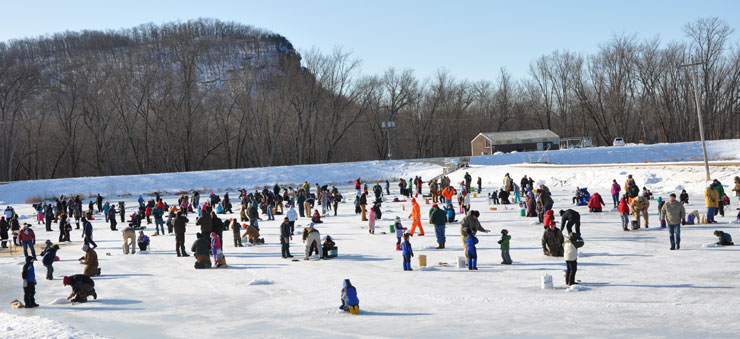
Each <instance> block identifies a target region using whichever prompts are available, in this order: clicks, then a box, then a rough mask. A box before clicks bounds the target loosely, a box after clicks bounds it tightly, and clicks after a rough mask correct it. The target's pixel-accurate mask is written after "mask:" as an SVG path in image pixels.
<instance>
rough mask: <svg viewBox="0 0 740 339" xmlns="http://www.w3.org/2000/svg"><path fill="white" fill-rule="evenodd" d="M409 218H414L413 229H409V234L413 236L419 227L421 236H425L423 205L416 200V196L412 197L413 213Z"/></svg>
mask: <svg viewBox="0 0 740 339" xmlns="http://www.w3.org/2000/svg"><path fill="white" fill-rule="evenodd" d="M408 218H409V219H411V220H412V221H411V231H409V234H411V235H412V236H413V235H414V232H415V231H416V228H417V227H418V228H419V236H423V235H424V227H422V226H421V206H419V203H417V202H416V198H411V214H409V217H408Z"/></svg>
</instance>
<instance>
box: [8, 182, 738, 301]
mask: <svg viewBox="0 0 740 339" xmlns="http://www.w3.org/2000/svg"><path fill="white" fill-rule="evenodd" d="M472 181H473V180H472V176H470V174H468V173H467V172H466V174H465V176H464V177H463V181H461V182H460V183H459V186H458V187H455V186H454V185H453V184H452V182H451V180H450V178H449V177H447V176H443V177H441V178H438V179H433V180H431V181H429V182H428V183H427V185H428V186H429V190H428V192H429V193H428V195H424V194H423V190H422V188H423V184H424V181H423V180H422V178H421V177H415V178H411V179H409V180H408V181H407V180H404V179H401V180H400V181H399V188H400V190H399V193H400V196H401V197H402V198H404V197H405V198H410V202H411V211H410V214H409V216H408V218H409V219H411V227H410V229H409V228H406V227H404V226H403V224H402V223H401V218H400V217H398V216H396V217H395V219H394V232H395V237H396V250H397V251H399V252H401V256H402V259H403V260H402V263H403V269H404V270H405V271H411V270H412V268H411V258H412V257H413V256H414V252H413V248H412V245H411V239H412V237H413V236H424V235H425V232H424V228H423V225H422V224H423V222H422V213H421V205H420V203H419V202H418V201H419V200H421V199H424V200H431V203H432V205H431V208H430V209H429V211H428V215H427V217H428V220H427V221H428V222H429V224H430V225H433V226H434V232H435V236H436V241H437V244H438V246H437V247H436V249H439V250H442V249H445V245H446V240H447V236H446V231H445V230H446V227H447V226H448V224H451V223H455V222H457V220H456V219H455V215H456V208H455V207H454V203H455V202H457V204H458V206H457V207H458V208H457V210H458V211H459V213H460V214H461V215H462V216H463V217H462V219H461V221H460V236H461V240H462V245H463V247H462V248H463V253H464V256H465V258H466V266H467V268H468V269H469V270H477V269H478V266H477V260H478V255H477V246H478V244H479V239H478V237H477V234H478V233H479V232H482V233H488V232H490V231H489V230H487V229H486V228H484V227H483V226H482V225H481V222H480V220H479V218H480V212H479V211H477V210H473V209H471V204H470V197H471V195H472V194H473V192H474V191H476V190H477V193H478V194H480V193H481V191H482V189H483V187H482V179H481V178H480V177H478V180H477V187H475V186H473V185H472ZM734 181H735V185H734V188H733V189H732V191H733V192H734V193H735V196H736V197H738V199H739V200H740V178H739V177H735V178H734ZM382 184H383V183H381V182H377V183H375V185H374V186H373V188H372V194H373V196H374V200H372V201H370V200H368V196H369V194H370V192H369V191H368V185H367V183H366V182H363V181H362V179H361V178H357V179H356V180H355V182H354V187H355V190H356V196H355V213H356V214H358V215H360V219H361V220H362V222H363V223H364V222H367V226H368V232H369V233H370V234H371V235H373V234H375V223H376V220H379V219H381V218H382V210H381V206H382V204H383V203H386V202H388V201H390V199H389V197H387V196H388V195H389V194H390V183H389V182H388V181H385V183H384V185H382ZM624 187H625V190H624V193H623V194H622V187H621V186H620V185H619V184H618V183H617V181H616V180H613V182H612V185H611V192H610V193H611V196H612V203H613V207H614V208H615V209H616V212H618V213H617V214H619V216H620V218H621V220H622V227H623V229H624V230H625V231H629V230H637V229H639V228H641V227H642V225H641V219H642V220H644V227H645V228H648V227H649V214H648V210H649V207H650V205H651V200H652V198H653V197H652V192H650V191H649V190H648V189H647V188H645V187H643V189H642V190H640V189H639V188H638V185H637V183H636V182H635V179H634V178H633V177H632V176H631V175H629V176H628V178H627V180H626V182H625V184H624ZM383 188H385V190H384V189H383ZM455 198H457V199H455ZM488 198H489V204H492V205H495V204H518V205H519V206H520V207H521V208H522V216H524V217H537V223H538V224H542V226H543V227H544V232H543V234H542V237H541V245H542V250H543V254H544V255H546V256H553V257H564V259H565V261H566V267H567V270H566V283H567V285H574V284H577V283H578V281H577V280H576V279H575V274H576V271H577V258H578V254H577V253H578V249H579V248H580V247H582V246H583V245H584V240H583V237H582V233H581V221H582V218H581V214H580V213H579V212H577V211H576V210H574V209H571V208H564V209H560V210H559V215H560V218H561V222H560V228H559V229H558V227H557V225H556V222H555V213H554V210H553V207H554V203H555V202H554V200H553V198H552V195H551V193H550V189H549V188H548V187H547V186H546V185H545V184H544V183H542V182H541V183H539V184H537V185H535V182H534V180H533V179H532V177H528V176H523V177H522V179H521V180H520V181H519V183H515V182H514V180H513V179H512V178H511V176H510V175H509V174H508V173H507V174H506V175H505V176H504V179H503V183H502V187H501V188H499V189H493V190H492V191H491V192H490V193H489V194H488ZM510 198H511V200H510ZM704 198H705V205H706V207H707V212H706V217H705V218H706V222H707V223H716V220H715V215H717V214H719V215H721V216H724V213H725V207H726V206H728V205H729V202H730V199H729V197H728V196H727V195H726V194H725V191H724V187H723V185H722V184H721V183H720V182H719V181H718V180H714V181H713V182H712V183H711V184H709V185H708V187H707V188H706V190H705V192H704ZM343 199H344V197H343V196H342V195H341V194H340V192H339V190H338V189H337V188H336V187H334V186H332V187H331V188H329V187H328V185H324V186H320V185H319V184H318V183H316V185H315V187H311V185H310V184H308V182H304V183H303V184H302V185H301V186H300V187H297V188H293V187H291V186H288V187H282V186H280V185H278V184H275V185H274V186H273V187H264V188H263V189H262V190H255V191H254V192H247V190H246V189H242V190H240V191H239V195H238V202H237V204H238V206H239V207H238V215H239V217H238V218H236V217H233V218H229V219H228V220H222V219H221V217H219V215H223V214H232V213H233V214H235V212H234V211H233V209H234V206H233V205H232V199H231V198H230V197H229V194H228V193H224V194H223V196H220V195H217V194H215V193H214V192H211V193H210V194H209V196H208V198H206V199H203V200H204V201H201V199H200V195H199V192H193V194H192V196H188V195H185V194H183V195H181V196H180V197H178V199H177V202H176V203H174V202H172V204H169V203H167V202H165V201H164V199H162V198H161V197H160V196H159V194H155V195H154V196H153V197H152V198H151V199H149V200H146V199H144V198H143V197H142V196H140V197H139V199H138V207H136V208H134V209H133V210H132V211H131V213H130V214H129V215H128V220H127V218H126V212H125V210H126V206H125V203H124V202H123V201H120V202H118V203H117V204H112V203H110V202H109V201H105V199H104V198H103V197H102V196H100V195H99V194H98V195H97V196H96V197H95V199H94V200H91V201H90V202H89V203H88V209H87V211H83V210H82V205H83V204H82V200H81V198H80V197H79V196H75V197H74V198H71V197H65V196H60V197H59V198H57V199H55V201H54V202H51V203H40V204H36V205H34V208H35V209H36V211H37V212H38V215H37V220H36V221H37V224H39V225H42V224H43V225H44V227H45V229H46V231H47V232H53V230H52V229H51V225H52V224H58V229H59V232H60V233H59V238H58V239H59V240H58V243H65V242H71V239H70V231H71V230H73V229H80V232H81V237H82V240H83V246H82V251H83V252H84V255H83V256H82V257H81V258H79V262H80V264H82V265H84V269H83V271H82V274H77V275H71V276H64V278H63V283H64V285H69V286H72V288H73V293H72V294H71V295H70V296H69V298H68V299H69V300H72V301H76V302H84V301H86V300H87V298H88V297H90V296H92V297H93V298H97V294H96V292H95V289H94V282H93V280H92V278H93V277H96V276H99V275H100V274H101V269H100V267H99V262H98V255H97V252H96V251H95V248H96V247H97V244H96V243H95V241H94V237H93V234H94V229H93V226H92V223H91V222H90V221H91V220H94V218H95V216H96V215H98V214H101V215H102V216H103V217H104V218H105V221H106V222H107V223H108V224H109V226H110V229H111V231H119V230H118V227H117V224H118V221H117V219H118V218H117V217H119V216H120V220H121V223H123V224H124V225H125V226H124V227H122V229H121V230H120V232H121V233H122V238H123V244H122V251H123V253H124V254H129V253H130V254H135V253H136V249H137V247H138V249H139V251H140V252H146V251H148V249H149V246H150V238H149V236H147V235H146V234H145V233H144V229H146V228H147V227H148V226H149V225H150V224H152V223H154V224H155V226H154V232H153V233H152V234H151V235H152V236H161V235H165V234H172V233H174V243H175V253H176V255H177V256H178V257H189V256H190V254H188V253H187V251H186V247H185V240H186V239H185V234H186V230H187V228H188V224H189V223H190V219H189V217H190V218H194V219H195V220H194V223H195V225H196V226H197V227H198V232H197V234H196V239H195V241H194V242H193V243H192V246H191V247H190V251H191V252H192V253H193V255H194V256H195V264H194V267H195V268H196V269H206V268H211V267H214V266H215V267H226V260H225V259H226V258H225V256H224V252H223V248H224V244H223V238H224V231H227V230H229V229H230V228H231V230H232V233H233V237H234V244H233V246H234V247H236V248H238V247H243V246H245V245H252V246H258V245H261V244H264V243H265V240H264V238H262V237H261V236H260V221H262V220H265V219H266V220H276V216H279V215H285V217H284V219H283V220H282V223H280V227H279V229H280V232H279V234H280V238H279V241H280V244H281V256H282V257H283V258H285V259H290V258H293V256H292V255H291V252H290V243H291V241H292V240H293V235H297V234H302V241H303V247H304V256H303V259H304V260H309V259H312V258H313V259H317V260H320V259H327V258H330V257H332V256H333V255H336V251H337V247H336V243H334V241H333V239H332V238H331V236H329V235H326V236H325V237H324V239H323V241H322V237H321V232H320V230H319V227H318V226H317V225H318V224H320V223H322V222H323V221H322V218H327V217H331V216H332V215H334V216H336V215H337V209H338V206H339V203H340V202H341V201H343ZM398 199H399V198H395V199H394V200H393V201H399V202H400V201H402V200H398ZM417 199H418V200H417ZM403 201H405V200H403ZM584 201H585V202H586V205H587V206H588V211H589V212H591V213H601V212H603V210H602V208H603V207H604V206H605V203H604V201H603V199H602V198H601V196H600V195H599V193H598V192H594V193H593V194H590V193H589V192H588V190H587V189H586V188H578V189H577V190H576V196H575V197H574V199H573V200H572V204H574V205H582V202H584ZM369 202H370V203H371V205H372V206H371V207H370V209H369V213H368V209H367V205H368V203H369ZM657 202H658V204H657V205H658V215H659V220H660V222H661V227H664V228H668V230H669V232H668V233H669V240H670V249H671V250H679V249H680V245H681V232H680V228H681V225H686V224H692V223H698V222H700V220H698V218H697V216H696V214H697V213H696V212H692V213H689V214H687V213H686V210H685V207H684V206H685V205H686V204H687V203H688V194H687V193H686V191H685V190H684V191H682V192H680V193H679V195H677V194H676V193H670V194H669V196H668V199H667V200H665V201H664V200H663V199H662V197H658V199H657ZM427 203H429V201H427ZM116 207H117V209H116ZM738 210H740V208H738ZM332 212H333V214H332ZM630 215H631V216H632V217H633V220H630ZM69 216H71V218H70V217H69ZM692 216H693V218H692ZM738 217H739V218H740V214H739V215H738ZM299 218H304V219H307V222H308V224H307V226H306V227H305V228H303V230H299V231H298V232H296V230H295V227H296V221H297V220H299ZM72 220H74V221H72ZM72 222H74V224H75V227H74V228H73V227H72ZM630 226H631V227H630ZM242 230H243V231H244V233H240V231H242ZM137 231H138V236H137V233H136V232H137ZM9 232H10V234H12V236H13V243H14V245H15V246H20V247H22V248H23V254H24V257H25V258H26V260H25V265H24V266H23V272H22V277H23V282H24V301H25V304H26V307H35V306H37V304H36V303H35V299H34V294H35V285H36V277H35V271H34V266H33V264H34V262H35V260H36V250H35V248H34V247H35V243H36V234H35V233H34V231H33V229H32V224H30V223H23V225H22V226H21V223H20V222H19V216H18V214H17V213H15V211H14V209H13V208H12V207H11V206H8V207H7V208H6V209H5V212H4V213H3V215H2V216H1V217H0V240H1V241H2V247H7V242H8V241H9V239H10V237H9ZM500 234H501V237H500V240H499V241H498V243H499V245H500V250H501V257H502V262H501V264H504V265H510V264H512V259H511V256H510V253H509V250H510V242H511V239H512V237H511V235H510V234H509V231H508V230H507V229H502V230H500ZM714 235H715V236H717V237H718V239H719V241H718V242H717V245H719V246H731V245H733V242H732V237H731V236H730V234H728V233H725V232H723V231H721V230H717V231H715V232H714ZM59 250H60V246H59V245H58V244H53V243H52V242H51V240H47V241H46V248H45V249H44V250H43V251H42V252H41V256H42V257H43V265H44V266H45V268H46V270H47V275H46V279H48V280H53V279H54V277H53V272H54V269H53V264H54V262H55V261H56V260H59V259H58V257H57V252H58V251H59ZM348 291H349V292H348ZM353 294H354V296H353ZM342 300H343V306H342V309H346V310H348V311H350V310H352V307H353V306H357V303H358V301H357V302H356V290H355V289H354V287H353V286H351V284H350V283H349V281H346V282H345V286H344V288H343V299H342ZM347 300H349V303H348V302H347Z"/></svg>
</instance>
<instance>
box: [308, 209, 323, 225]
mask: <svg viewBox="0 0 740 339" xmlns="http://www.w3.org/2000/svg"><path fill="white" fill-rule="evenodd" d="M311 222H313V223H314V224H322V223H324V222H323V221H322V220H321V214H319V210H314V212H313V216H312V217H311Z"/></svg>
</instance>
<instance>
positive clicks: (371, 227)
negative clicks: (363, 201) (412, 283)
mask: <svg viewBox="0 0 740 339" xmlns="http://www.w3.org/2000/svg"><path fill="white" fill-rule="evenodd" d="M377 206H378V205H377V204H373V207H372V208H371V209H370V213H369V215H368V218H369V219H370V220H369V221H368V222H367V230H368V232H369V233H370V234H375V210H376V209H377Z"/></svg>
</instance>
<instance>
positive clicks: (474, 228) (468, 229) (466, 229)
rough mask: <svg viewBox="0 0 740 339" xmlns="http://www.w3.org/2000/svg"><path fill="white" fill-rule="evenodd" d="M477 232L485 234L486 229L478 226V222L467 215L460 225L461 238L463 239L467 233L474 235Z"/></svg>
mask: <svg viewBox="0 0 740 339" xmlns="http://www.w3.org/2000/svg"><path fill="white" fill-rule="evenodd" d="M478 231H481V232H487V231H486V229H485V228H483V226H481V225H480V221H479V220H478V219H474V218H473V215H468V216H466V217H465V218H463V220H462V223H461V224H460V234H461V235H462V236H463V238H465V237H466V236H467V235H468V233H470V234H472V235H476V234H477V233H478Z"/></svg>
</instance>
